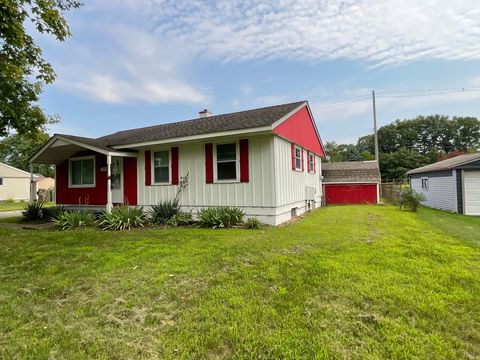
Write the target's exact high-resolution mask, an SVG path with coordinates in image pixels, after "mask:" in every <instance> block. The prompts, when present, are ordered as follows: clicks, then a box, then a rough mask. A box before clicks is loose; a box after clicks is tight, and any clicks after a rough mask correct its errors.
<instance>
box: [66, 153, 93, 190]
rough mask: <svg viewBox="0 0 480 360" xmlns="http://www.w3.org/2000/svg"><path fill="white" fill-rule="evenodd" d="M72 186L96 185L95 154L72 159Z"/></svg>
mask: <svg viewBox="0 0 480 360" xmlns="http://www.w3.org/2000/svg"><path fill="white" fill-rule="evenodd" d="M70 186H73V187H92V186H95V158H94V157H93V156H90V157H84V158H74V159H70Z"/></svg>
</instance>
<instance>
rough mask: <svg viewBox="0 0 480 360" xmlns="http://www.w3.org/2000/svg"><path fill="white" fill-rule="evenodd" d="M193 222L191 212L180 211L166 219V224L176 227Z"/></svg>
mask: <svg viewBox="0 0 480 360" xmlns="http://www.w3.org/2000/svg"><path fill="white" fill-rule="evenodd" d="M192 222H193V218H192V214H191V213H189V212H184V211H180V212H179V213H177V214H175V215H173V216H172V217H171V218H170V219H168V220H167V223H166V224H167V225H170V226H173V227H177V226H185V225H189V224H191V223H192Z"/></svg>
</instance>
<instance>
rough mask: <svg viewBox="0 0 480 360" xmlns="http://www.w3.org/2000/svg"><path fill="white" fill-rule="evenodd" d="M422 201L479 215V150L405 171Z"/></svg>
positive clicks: (459, 211) (458, 211)
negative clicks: (423, 197) (421, 195)
mask: <svg viewBox="0 0 480 360" xmlns="http://www.w3.org/2000/svg"><path fill="white" fill-rule="evenodd" d="M407 175H408V176H409V178H410V184H411V187H412V189H414V190H415V191H417V192H419V193H422V194H423V195H425V197H426V199H427V200H426V201H425V202H424V205H426V206H429V207H432V208H436V209H441V210H447V211H453V212H457V213H460V214H465V215H480V153H477V154H467V155H460V156H456V157H454V158H450V159H447V160H443V161H439V162H436V163H434V164H431V165H427V166H423V167H420V168H417V169H413V170H411V171H409V172H408V173H407Z"/></svg>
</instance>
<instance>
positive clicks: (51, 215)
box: [42, 206, 65, 220]
mask: <svg viewBox="0 0 480 360" xmlns="http://www.w3.org/2000/svg"><path fill="white" fill-rule="evenodd" d="M42 210H43V218H44V219H46V220H54V219H57V218H58V216H59V215H60V214H61V213H63V212H64V210H65V209H64V208H63V206H50V207H46V208H43V209H42Z"/></svg>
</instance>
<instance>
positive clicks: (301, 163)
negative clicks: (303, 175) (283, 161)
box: [293, 144, 303, 172]
mask: <svg viewBox="0 0 480 360" xmlns="http://www.w3.org/2000/svg"><path fill="white" fill-rule="evenodd" d="M293 148H294V151H295V171H300V172H303V170H302V165H303V159H302V157H303V156H302V152H303V148H302V147H301V146H299V145H297V144H294V145H293ZM297 149H299V150H300V167H299V168H298V167H297V159H298V158H297Z"/></svg>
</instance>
